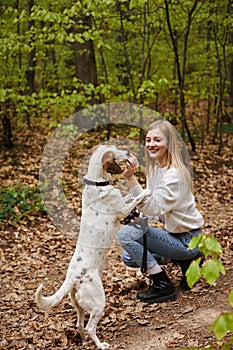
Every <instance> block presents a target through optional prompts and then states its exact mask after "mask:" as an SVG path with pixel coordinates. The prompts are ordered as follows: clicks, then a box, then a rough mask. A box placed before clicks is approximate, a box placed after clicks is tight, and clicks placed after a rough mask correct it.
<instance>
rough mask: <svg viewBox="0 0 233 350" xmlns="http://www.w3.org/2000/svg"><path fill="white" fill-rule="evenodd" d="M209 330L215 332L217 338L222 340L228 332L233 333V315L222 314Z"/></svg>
mask: <svg viewBox="0 0 233 350" xmlns="http://www.w3.org/2000/svg"><path fill="white" fill-rule="evenodd" d="M209 330H210V331H211V330H214V333H215V336H216V338H217V339H218V340H221V339H222V338H223V337H224V336H225V335H226V333H227V332H228V331H230V332H233V314H232V313H223V314H221V315H220V316H219V317H218V318H217V319H216V320H215V321H214V323H213V324H212V325H211V326H210V328H209Z"/></svg>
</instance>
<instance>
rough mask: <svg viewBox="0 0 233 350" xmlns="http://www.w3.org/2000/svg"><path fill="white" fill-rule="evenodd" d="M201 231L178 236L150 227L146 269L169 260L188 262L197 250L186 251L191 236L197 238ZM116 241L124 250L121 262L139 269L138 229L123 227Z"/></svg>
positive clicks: (141, 247)
mask: <svg viewBox="0 0 233 350" xmlns="http://www.w3.org/2000/svg"><path fill="white" fill-rule="evenodd" d="M200 233H201V229H197V230H192V231H190V232H184V233H179V234H177V233H176V234H173V233H169V232H167V231H166V230H162V229H159V228H156V227H150V226H149V231H148V233H147V268H148V269H150V268H152V267H154V266H155V265H156V264H166V263H167V262H168V261H169V259H172V260H188V259H192V258H194V257H195V256H196V255H197V254H198V253H199V250H198V248H197V247H196V248H194V249H192V250H189V249H188V245H189V242H190V241H191V239H192V237H193V236H198V235H199V234H200ZM118 239H119V242H120V244H121V246H122V247H123V249H124V252H123V254H122V260H123V262H124V263H125V264H126V265H127V266H129V267H139V266H141V264H142V255H143V232H142V231H141V230H139V229H138V228H136V227H134V226H131V225H125V226H122V228H121V229H120V230H119V231H118Z"/></svg>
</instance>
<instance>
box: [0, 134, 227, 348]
mask: <svg viewBox="0 0 233 350" xmlns="http://www.w3.org/2000/svg"><path fill="white" fill-rule="evenodd" d="M20 135H21V136H20ZM47 137H48V136H47V133H46V132H44V135H43V133H40V134H39V133H38V130H37V129H36V128H35V129H34V130H31V131H29V132H27V131H24V132H21V134H20V133H19V134H18V136H17V139H16V140H15V147H14V148H13V149H12V150H2V152H1V156H0V157H1V158H0V161H1V169H0V181H1V185H2V186H11V185H15V184H17V183H19V182H21V183H23V184H24V185H25V186H36V185H38V171H39V166H40V161H41V158H42V152H43V148H44V146H45V144H46V140H47ZM93 140H94V141H93ZM94 142H96V140H95V137H94V136H93V137H92V140H89V141H87V140H84V139H83V140H82V141H80V143H79V145H77V147H76V150H73V151H72V154H71V157H70V158H69V157H68V158H69V159H68V165H67V166H66V171H65V172H64V176H65V177H66V187H67V193H68V197H69V200H70V201H71V203H72V206H73V207H74V208H75V210H76V212H77V213H78V215H79V216H80V211H81V210H80V208H81V192H80V191H79V190H78V189H77V176H76V172H75V171H74V169H77V167H78V162H79V161H80V159H82V157H83V155H84V153H85V152H86V149H87V147H88V148H91V146H92V144H93V143H94ZM97 143H98V142H97ZM230 143H231V144H229V145H228V146H226V147H225V148H224V149H223V154H222V155H221V156H219V155H217V146H216V145H211V144H210V143H209V144H206V145H205V147H204V149H201V148H200V146H199V145H197V151H196V152H195V154H192V155H191V158H192V164H193V169H194V186H195V191H194V194H195V197H196V202H197V207H198V209H199V210H200V211H201V213H202V214H203V216H204V219H205V225H204V228H203V232H204V233H206V234H210V235H213V236H215V237H216V238H217V239H218V241H219V243H220V244H221V245H222V248H223V252H222V255H221V261H222V263H223V264H224V267H225V269H226V275H224V276H223V275H222V276H220V278H219V279H218V280H217V282H216V283H214V285H213V286H209V285H208V284H207V283H206V282H205V281H204V280H200V281H199V282H198V283H197V284H196V285H195V286H194V287H193V289H192V290H190V291H182V290H181V289H180V288H179V280H180V278H181V272H180V270H179V268H178V266H176V265H172V264H168V265H167V266H166V267H165V268H166V271H167V272H168V274H169V276H170V277H171V279H172V280H173V282H174V283H175V285H176V286H177V290H178V299H177V300H176V301H174V302H170V303H162V304H153V305H146V304H143V303H141V302H139V301H137V300H136V298H135V295H136V293H137V291H138V290H141V289H142V288H143V287H145V281H146V279H145V277H144V276H142V275H141V274H140V273H139V272H138V271H137V270H134V269H129V268H126V267H125V266H124V265H123V263H122V262H121V248H120V246H119V243H118V242H117V240H116V241H115V243H114V245H113V247H112V249H111V251H110V253H109V255H108V260H107V263H106V266H105V270H104V273H103V284H104V288H105V292H106V308H105V314H104V316H103V318H102V319H101V321H100V323H99V325H98V329H97V333H98V335H99V337H100V339H101V340H102V341H107V342H109V343H110V344H111V348H112V349H119V350H120V349H127V350H131V349H132V350H137V349H138V350H139V349H140V350H141V349H144V350H155V349H156V350H163V349H182V348H185V347H186V348H197V347H203V348H207V347H208V346H210V345H212V346H213V347H214V348H215V349H221V348H222V343H224V341H226V340H228V339H229V337H230V335H227V336H226V338H224V339H223V340H222V341H219V342H218V341H217V340H216V338H215V336H214V333H213V332H212V331H209V330H208V329H209V326H210V325H211V323H212V322H213V321H214V320H215V319H216V317H217V316H218V315H219V314H220V313H221V312H227V311H231V312H232V309H231V307H230V305H229V303H228V300H227V297H228V294H229V291H230V290H231V288H232V287H233V264H232V261H233V236H232V228H233V224H232V192H231V189H232V151H231V150H232V148H231V146H232V141H230ZM118 181H119V182H121V181H122V180H121V179H119V180H118ZM118 181H117V182H118ZM116 185H117V184H116ZM75 244H76V238H71V237H67V236H66V235H64V234H63V233H62V232H60V231H59V230H58V229H57V228H56V227H55V226H54V224H53V223H52V222H51V221H50V219H49V217H48V216H47V215H46V214H44V215H38V216H29V217H28V218H27V219H25V220H22V221H21V222H20V223H19V224H18V225H16V226H15V227H14V226H10V225H7V226H6V227H5V228H4V230H2V231H1V237H0V246H1V247H0V248H1V291H0V295H1V309H0V313H1V329H0V349H35V350H37V349H51V350H56V349H69V350H72V349H75V350H80V349H86V350H92V349H93V350H94V349H96V347H95V345H94V343H93V342H92V341H91V340H89V339H88V340H87V341H85V342H84V343H81V341H80V338H79V335H78V332H77V331H76V327H75V324H76V314H75V311H74V309H73V308H72V306H71V304H70V302H69V299H68V298H65V299H64V300H63V302H62V303H61V304H60V305H59V306H57V307H56V308H55V309H53V310H52V311H50V312H49V313H46V312H43V311H41V310H39V309H38V308H37V306H36V304H35V302H34V293H35V290H36V288H37V287H38V285H39V284H40V283H42V282H43V283H44V285H45V291H44V293H45V294H47V295H49V294H50V293H53V292H54V291H55V290H56V289H57V288H58V287H59V286H60V285H61V283H62V281H63V279H64V277H65V274H66V270H67V267H68V263H69V261H70V258H71V256H72V254H73V251H74V248H75ZM232 348H233V345H231V349H232Z"/></svg>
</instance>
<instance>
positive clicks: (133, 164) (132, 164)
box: [123, 154, 139, 180]
mask: <svg viewBox="0 0 233 350" xmlns="http://www.w3.org/2000/svg"><path fill="white" fill-rule="evenodd" d="M138 167H139V163H138V160H137V158H136V157H135V156H133V155H132V154H130V156H129V158H128V159H127V160H126V169H125V171H124V172H123V176H124V177H125V178H126V179H127V180H129V179H130V178H132V176H133V175H134V171H135V170H136V169H137V168H138Z"/></svg>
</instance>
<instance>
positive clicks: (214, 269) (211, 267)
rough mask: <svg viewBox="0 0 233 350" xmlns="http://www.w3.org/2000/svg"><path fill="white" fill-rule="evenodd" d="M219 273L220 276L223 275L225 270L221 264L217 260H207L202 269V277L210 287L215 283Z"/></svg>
mask: <svg viewBox="0 0 233 350" xmlns="http://www.w3.org/2000/svg"><path fill="white" fill-rule="evenodd" d="M220 272H221V273H222V274H225V268H224V267H223V265H222V263H221V262H220V261H218V260H212V259H211V260H208V261H207V262H206V263H205V265H204V267H203V269H202V275H203V277H204V278H205V279H206V281H207V283H209V285H210V286H212V285H213V283H214V282H216V280H217V279H218V277H219V273H220Z"/></svg>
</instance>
